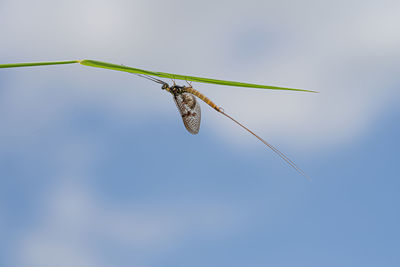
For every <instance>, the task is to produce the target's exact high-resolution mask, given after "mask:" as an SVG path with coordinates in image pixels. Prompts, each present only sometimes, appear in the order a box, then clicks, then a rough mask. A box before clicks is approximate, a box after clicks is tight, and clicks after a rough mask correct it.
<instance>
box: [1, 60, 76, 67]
mask: <svg viewBox="0 0 400 267" xmlns="http://www.w3.org/2000/svg"><path fill="white" fill-rule="evenodd" d="M73 63H79V60H70V61H49V62H30V63H13V64H0V69H2V68H19V67H33V66H45V65H62V64H73Z"/></svg>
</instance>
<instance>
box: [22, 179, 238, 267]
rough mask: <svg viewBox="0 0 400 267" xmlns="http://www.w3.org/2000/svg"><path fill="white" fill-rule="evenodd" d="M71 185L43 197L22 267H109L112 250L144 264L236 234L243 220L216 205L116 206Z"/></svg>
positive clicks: (27, 237) (28, 235)
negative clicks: (193, 242)
mask: <svg viewBox="0 0 400 267" xmlns="http://www.w3.org/2000/svg"><path fill="white" fill-rule="evenodd" d="M66 180H70V181H71V179H65V180H64V182H63V183H61V184H59V185H58V186H57V188H55V189H53V190H51V191H49V192H51V194H49V195H47V196H46V197H43V199H42V204H43V205H41V208H40V209H39V210H38V211H37V214H40V216H39V219H38V220H37V221H36V223H34V224H31V225H30V227H29V228H28V229H26V232H25V233H24V234H23V236H21V237H20V239H19V240H18V242H17V245H16V247H15V255H14V256H15V258H16V259H17V260H16V261H19V262H20V263H21V265H23V266H54V265H57V266H107V261H108V260H109V259H110V255H112V254H115V253H117V251H104V250H107V247H113V248H114V250H118V248H129V251H138V252H140V253H138V256H137V257H133V258H135V260H136V261H137V262H138V263H140V262H143V261H146V260H150V259H151V258H152V257H154V256H155V255H157V254H158V253H162V252H164V251H166V250H169V249H172V248H174V247H176V246H178V245H182V244H183V243H184V242H185V239H186V238H187V236H191V237H192V238H193V237H196V235H201V236H202V238H204V237H205V236H208V237H209V238H210V239H212V240H214V239H215V238H218V237H219V236H223V235H225V234H227V233H231V231H232V230H233V229H235V228H236V227H237V226H238V223H240V221H241V219H240V218H239V217H238V215H237V214H234V213H233V210H232V207H228V206H224V205H220V206H219V205H218V204H217V203H213V204H212V205H210V206H208V205H204V204H201V205H196V204H193V203H192V204H186V205H177V204H176V203H175V204H173V205H168V204H166V203H164V204H166V205H164V204H163V205H155V204H141V205H138V206H135V205H128V206H121V204H119V205H112V204H111V203H109V202H104V201H103V200H102V199H101V198H100V197H99V196H96V195H95V194H93V193H91V192H90V191H89V190H88V189H87V188H86V187H85V186H84V185H83V184H82V183H81V182H80V183H75V182H72V183H71V182H65V181H66ZM106 252H107V253H106ZM110 253H111V254H110ZM139 255H141V256H139ZM149 257H150V258H149ZM130 259H131V258H130ZM132 264H134V263H132Z"/></svg>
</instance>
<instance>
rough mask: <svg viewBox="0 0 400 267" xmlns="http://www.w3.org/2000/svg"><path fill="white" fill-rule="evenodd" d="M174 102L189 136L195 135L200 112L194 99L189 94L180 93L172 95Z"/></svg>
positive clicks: (197, 129) (198, 125) (198, 128)
mask: <svg viewBox="0 0 400 267" xmlns="http://www.w3.org/2000/svg"><path fill="white" fill-rule="evenodd" d="M174 100H175V104H176V106H177V107H178V110H179V112H180V113H181V116H182V120H183V124H184V125H185V127H186V129H187V130H188V131H189V133H191V134H197V133H198V132H199V130H200V119H201V110H200V105H199V103H198V102H197V101H196V97H195V96H194V95H192V94H190V93H182V94H176V95H174Z"/></svg>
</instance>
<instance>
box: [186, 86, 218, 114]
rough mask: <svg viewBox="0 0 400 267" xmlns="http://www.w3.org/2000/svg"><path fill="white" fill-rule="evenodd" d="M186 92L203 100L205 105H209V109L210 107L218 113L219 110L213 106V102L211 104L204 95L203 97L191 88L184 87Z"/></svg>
mask: <svg viewBox="0 0 400 267" xmlns="http://www.w3.org/2000/svg"><path fill="white" fill-rule="evenodd" d="M184 90H185V91H186V92H188V93H191V94H193V95H195V96H197V97H198V98H200V99H201V100H203V101H204V102H205V103H206V104H207V105H209V106H210V107H212V108H213V109H215V110H216V111H218V112H219V111H220V110H221V109H220V108H219V107H218V106H217V105H215V104H214V102H212V101H211V100H210V99H209V98H208V97H206V96H205V95H203V94H202V93H200V92H199V91H197V90H196V89H193V87H185V89H184Z"/></svg>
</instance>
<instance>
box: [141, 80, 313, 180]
mask: <svg viewBox="0 0 400 267" xmlns="http://www.w3.org/2000/svg"><path fill="white" fill-rule="evenodd" d="M136 75H138V76H140V77H143V78H146V79H148V80H151V81H153V82H156V83H159V84H161V89H163V90H166V91H167V92H169V93H171V94H172V97H173V99H174V101H175V104H176V106H177V108H178V110H179V113H180V115H181V116H182V121H183V124H184V125H185V127H186V129H187V130H188V132H189V133H191V134H197V133H198V132H199V130H200V121H201V109H200V104H199V103H198V101H197V100H196V97H195V96H197V97H198V98H199V99H201V100H202V101H204V102H205V103H206V104H207V105H209V106H210V107H211V108H213V109H214V110H216V111H217V112H219V113H221V114H222V115H224V116H225V117H227V118H229V119H231V120H232V121H234V122H235V123H236V124H238V125H239V126H240V127H242V128H243V129H245V130H246V131H248V132H249V133H251V134H252V135H253V136H255V137H256V138H257V139H258V140H260V141H261V142H263V143H264V144H265V145H266V146H267V147H269V148H270V149H271V150H272V151H274V152H275V153H276V154H277V155H278V156H279V157H280V158H282V159H283V160H284V161H286V163H288V164H289V165H290V166H291V167H292V168H293V169H295V170H296V171H297V172H299V173H300V174H301V175H303V176H304V177H306V178H307V179H310V178H309V177H308V176H307V175H306V174H305V173H304V171H303V170H302V169H300V168H299V167H298V166H297V165H296V164H295V163H294V162H293V161H292V160H291V159H289V158H288V157H287V156H286V155H285V154H283V153H282V152H281V151H279V150H278V149H277V148H275V147H274V146H273V145H271V144H270V143H268V142H267V141H265V140H264V139H262V138H261V137H260V136H258V135H257V134H255V133H254V132H253V131H251V130H250V129H249V128H247V127H246V126H244V125H243V124H241V123H240V122H238V121H237V120H235V119H234V118H232V117H231V116H230V115H228V114H226V113H225V111H224V110H223V109H222V108H221V107H219V106H217V105H216V104H214V102H212V101H211V100H210V99H209V98H208V97H206V96H205V95H203V94H202V93H200V92H199V91H197V90H196V89H194V88H193V87H192V85H191V84H188V86H180V85H176V84H175V82H174V83H173V85H172V86H169V84H168V83H166V82H164V81H162V80H160V79H157V78H154V77H152V76H149V75H144V74H136Z"/></svg>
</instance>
